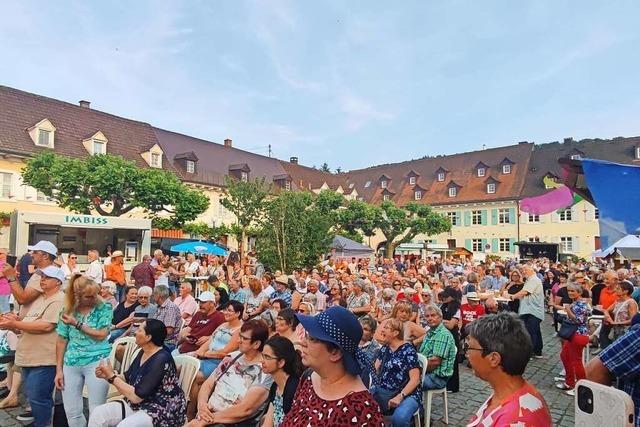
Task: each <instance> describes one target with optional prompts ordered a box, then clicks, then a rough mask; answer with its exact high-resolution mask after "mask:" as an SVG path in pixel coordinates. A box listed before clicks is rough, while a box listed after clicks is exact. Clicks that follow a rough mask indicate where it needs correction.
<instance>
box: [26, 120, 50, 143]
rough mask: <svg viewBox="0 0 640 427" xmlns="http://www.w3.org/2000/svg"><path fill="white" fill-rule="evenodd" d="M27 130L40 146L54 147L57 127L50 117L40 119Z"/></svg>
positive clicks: (34, 141)
mask: <svg viewBox="0 0 640 427" xmlns="http://www.w3.org/2000/svg"><path fill="white" fill-rule="evenodd" d="M27 131H28V132H29V136H30V137H31V140H32V141H33V143H34V144H35V145H37V146H38V147H47V148H53V145H54V138H55V132H56V128H55V127H54V126H53V124H52V123H51V122H50V121H49V119H43V120H40V121H39V122H38V123H36V124H35V125H34V126H32V127H30V128H29V129H27Z"/></svg>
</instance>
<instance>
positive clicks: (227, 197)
mask: <svg viewBox="0 0 640 427" xmlns="http://www.w3.org/2000/svg"><path fill="white" fill-rule="evenodd" d="M225 182H226V187H227V188H226V191H225V194H224V196H223V197H222V198H221V199H220V203H221V204H222V206H224V207H225V208H226V209H228V210H229V212H231V213H232V214H233V215H235V217H236V223H235V224H234V225H232V226H231V234H233V235H234V236H235V237H236V239H237V240H238V252H239V253H240V259H242V258H243V256H244V244H245V240H246V239H247V232H248V231H249V229H250V228H251V227H252V226H257V225H258V224H260V221H261V220H262V216H263V214H264V210H265V201H266V198H267V196H268V195H269V191H270V190H271V186H269V185H267V184H266V183H265V179H264V178H259V179H255V180H251V181H243V180H239V179H235V178H232V177H229V176H227V178H226V180H225Z"/></svg>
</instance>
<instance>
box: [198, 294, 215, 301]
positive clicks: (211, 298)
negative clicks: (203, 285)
mask: <svg viewBox="0 0 640 427" xmlns="http://www.w3.org/2000/svg"><path fill="white" fill-rule="evenodd" d="M196 301H199V302H207V301H213V302H215V301H216V297H215V295H213V293H212V292H209V291H204V292H202V293H201V294H200V295H199V296H198V298H196Z"/></svg>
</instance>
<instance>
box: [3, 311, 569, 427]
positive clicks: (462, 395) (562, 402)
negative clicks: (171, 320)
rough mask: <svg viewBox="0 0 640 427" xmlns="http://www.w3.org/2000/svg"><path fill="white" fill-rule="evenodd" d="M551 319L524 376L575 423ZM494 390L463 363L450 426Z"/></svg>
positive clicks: (438, 399)
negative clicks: (559, 379)
mask: <svg viewBox="0 0 640 427" xmlns="http://www.w3.org/2000/svg"><path fill="white" fill-rule="evenodd" d="M549 322H550V319H547V320H546V321H545V322H543V323H542V336H543V339H544V351H543V355H544V359H541V360H537V359H532V360H531V361H530V362H529V365H528V366H527V371H526V373H525V378H526V379H527V380H528V381H529V382H531V383H532V384H533V385H535V386H536V388H537V389H538V390H539V391H540V393H542V395H543V396H544V398H545V399H546V401H547V404H548V405H549V409H550V410H551V416H552V417H553V422H554V425H556V426H560V427H569V426H573V425H574V422H573V420H574V417H573V407H574V405H573V398H572V397H570V396H567V395H565V394H563V393H562V392H561V391H560V390H558V389H556V388H555V383H554V381H553V377H555V376H557V375H558V373H559V372H560V370H561V369H562V363H561V362H560V341H559V340H558V339H557V338H555V337H554V336H553V334H554V331H553V327H552V326H551V325H550V323H549ZM489 394H491V389H490V388H489V386H488V384H487V383H485V382H483V381H480V380H479V379H478V378H476V377H475V376H474V375H473V372H472V371H471V369H469V368H467V367H466V366H464V365H461V366H460V392H459V393H449V395H448V400H449V426H453V427H455V426H464V425H466V421H467V420H469V418H470V417H471V415H472V414H473V413H475V411H476V410H477V409H478V408H479V407H480V405H482V403H483V402H484V401H485V400H486V399H487V397H489ZM22 410H23V409H22V408H12V409H9V410H0V426H2V427H20V426H22V423H21V422H20V421H17V420H16V418H15V417H16V416H17V415H18V414H19V413H20V412H22ZM431 420H432V424H431V425H432V426H435V427H442V426H445V425H446V424H445V423H444V404H443V400H442V395H435V396H434V397H433V401H432V415H431Z"/></svg>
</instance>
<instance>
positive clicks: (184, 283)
mask: <svg viewBox="0 0 640 427" xmlns="http://www.w3.org/2000/svg"><path fill="white" fill-rule="evenodd" d="M180 286H186V287H187V288H188V289H189V292H191V291H192V290H193V286H191V283H190V282H182V283H180Z"/></svg>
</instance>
